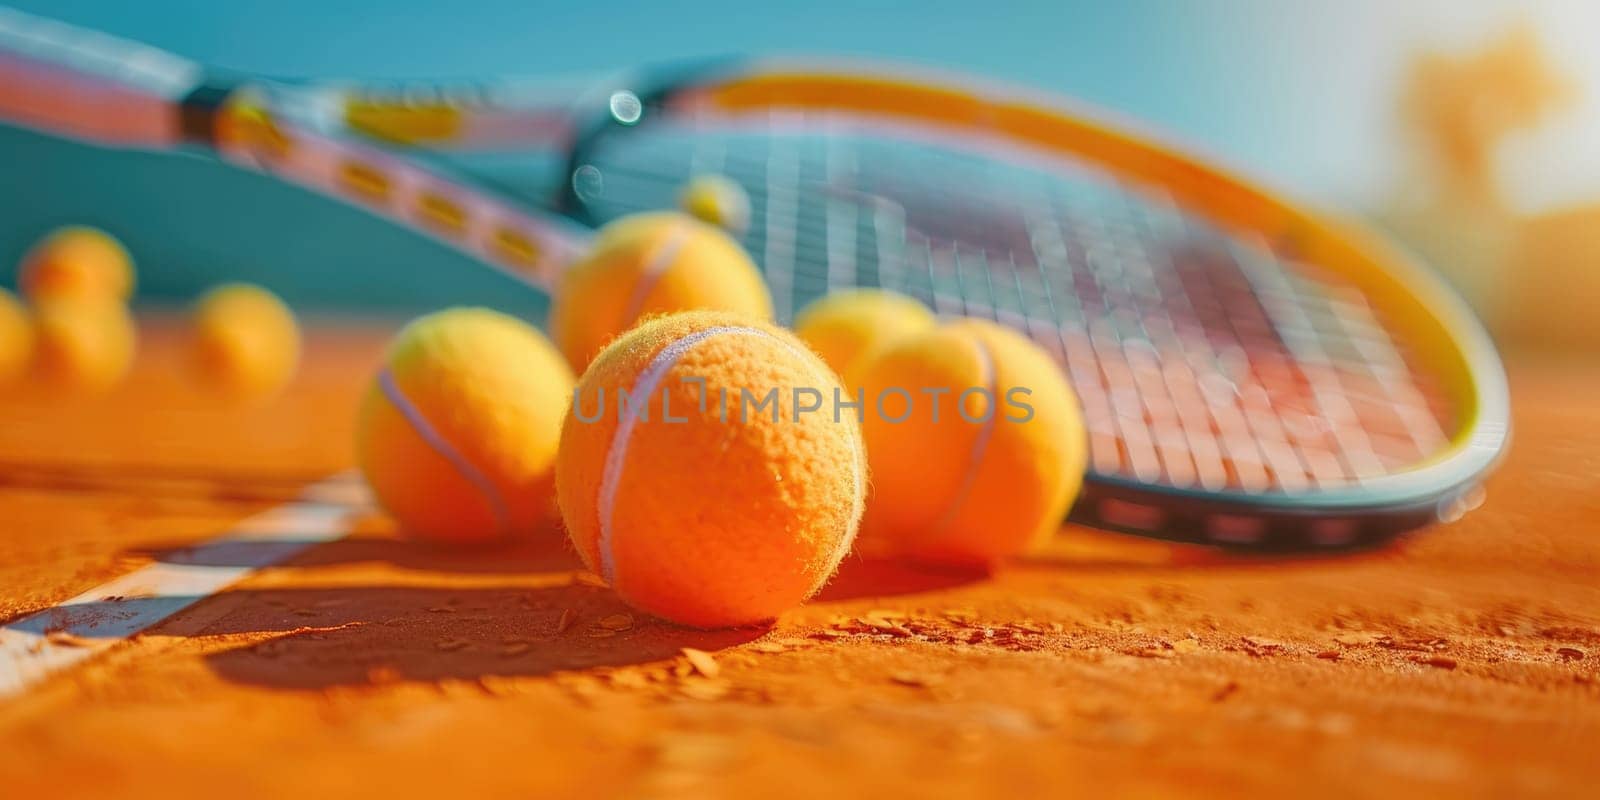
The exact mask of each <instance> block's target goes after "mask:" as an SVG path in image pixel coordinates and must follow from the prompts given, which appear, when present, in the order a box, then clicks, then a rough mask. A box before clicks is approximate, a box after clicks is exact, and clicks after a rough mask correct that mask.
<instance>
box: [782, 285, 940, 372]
mask: <svg viewBox="0 0 1600 800" xmlns="http://www.w3.org/2000/svg"><path fill="white" fill-rule="evenodd" d="M937 324H938V320H937V319H935V318H934V316H933V312H932V311H929V310H928V307H927V306H925V305H923V304H922V303H919V302H917V301H916V300H913V299H912V298H910V297H907V296H905V295H903V294H899V293H898V292H891V291H889V290H887V289H847V290H844V291H839V292H834V293H832V294H829V295H826V296H824V297H822V298H820V299H818V300H816V301H814V302H812V303H811V304H810V305H807V306H806V307H805V308H803V309H801V310H800V313H799V314H798V315H796V316H795V320H794V332H795V333H797V334H799V336H800V338H801V339H803V340H805V343H806V344H808V345H810V346H811V349H812V350H815V351H816V353H817V355H819V356H822V360H823V361H826V362H828V366H830V367H833V370H834V372H837V373H839V376H840V377H841V378H843V379H844V382H845V383H846V384H852V383H854V379H855V376H854V374H853V373H854V370H855V367H856V365H857V364H858V363H859V362H862V361H863V360H865V359H867V358H870V356H871V354H872V353H874V352H875V351H877V350H879V349H881V348H883V347H884V346H886V345H888V344H890V343H892V342H894V341H896V340H899V339H901V338H904V337H906V336H910V335H914V334H918V333H922V332H924V331H927V330H930V329H932V328H933V327H934V326H935V325H937Z"/></svg>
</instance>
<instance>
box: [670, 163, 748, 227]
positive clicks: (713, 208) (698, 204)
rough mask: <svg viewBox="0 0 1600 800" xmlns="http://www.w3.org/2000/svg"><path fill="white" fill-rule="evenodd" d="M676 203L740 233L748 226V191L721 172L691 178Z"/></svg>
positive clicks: (692, 212)
mask: <svg viewBox="0 0 1600 800" xmlns="http://www.w3.org/2000/svg"><path fill="white" fill-rule="evenodd" d="M678 206H679V207H680V208H682V209H683V210H684V211H687V212H688V213H689V214H691V215H693V216H694V217H695V218H697V219H700V220H702V221H704V222H709V223H711V224H712V225H715V226H717V227H719V228H721V229H723V230H725V231H731V232H733V233H742V232H743V231H744V229H745V228H747V227H749V226H750V195H748V194H746V193H745V190H744V187H743V186H740V185H739V184H737V183H734V182H733V181H732V180H730V179H728V178H725V177H723V176H721V175H697V176H695V177H693V178H690V179H689V182H688V183H686V184H684V187H683V192H682V194H679V195H678Z"/></svg>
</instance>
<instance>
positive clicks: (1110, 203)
mask: <svg viewBox="0 0 1600 800" xmlns="http://www.w3.org/2000/svg"><path fill="white" fill-rule="evenodd" d="M19 19H21V18H19V17H17V16H15V15H12V16H8V17H0V79H3V80H4V81H5V83H6V84H7V86H8V88H7V89H6V90H3V91H0V113H4V114H8V115H10V116H11V118H13V119H17V120H19V121H21V122H23V123H27V124H35V125H42V126H44V127H48V128H51V129H54V130H62V131H66V132H70V133H77V134H80V135H91V136H97V137H99V138H101V139H103V140H105V139H109V140H114V141H122V142H133V143H138V144H145V145H154V146H170V145H172V144H176V143H190V144H196V145H200V146H204V147H210V148H212V149H214V150H215V151H217V152H219V153H221V154H222V155H223V156H224V157H225V158H228V159H229V160H231V161H233V162H234V163H239V164H242V165H244V166H248V167H252V168H258V169H262V170H264V171H267V172H270V173H273V174H277V175H280V176H282V177H285V178H286V179H289V180H293V181H296V182H298V183H301V184H303V185H306V186H309V187H310V188H312V189H315V190H318V191H323V192H327V193H329V194H333V195H336V196H339V197H342V198H345V199H347V200H349V201H350V202H353V203H356V204H358V205H362V206H364V207H367V208H370V209H372V210H373V211H374V212H376V213H379V214H383V215H385V216H387V217H389V218H391V219H393V220H395V221H396V222H398V223H401V224H405V225H409V226H413V227H416V228H418V229H419V230H423V231H425V232H427V233H429V234H430V235H434V236H437V237H440V238H442V239H444V240H445V241H448V242H450V243H452V244H454V245H456V246H458V247H461V248H462V249H464V250H466V251H467V252H469V253H472V254H474V255H476V256H479V257H480V258H482V259H483V260H484V261H486V262H488V263H491V264H495V265H498V266H500V267H502V268H505V269H508V270H510V271H512V272H514V273H515V274H518V275H520V276H522V277H524V278H526V279H527V280H528V281H529V282H530V283H531V284H533V285H535V286H538V287H541V288H543V289H546V290H548V289H549V287H551V286H552V285H553V282H554V280H555V278H556V276H557V275H558V274H559V270H560V268H561V265H562V264H564V263H565V262H566V260H567V259H570V257H571V255H572V254H573V253H575V252H577V251H578V249H579V248H581V246H582V235H583V234H582V228H586V227H592V226H595V225H599V224H603V223H605V222H607V221H609V220H611V219H614V218H616V217H618V216H621V215H625V214H629V213H633V212H637V211H642V210H647V209H658V208H668V207H672V206H674V205H675V203H676V200H677V193H678V192H679V191H680V189H681V187H682V186H683V185H684V183H685V182H686V181H688V180H689V179H690V178H692V177H694V176H696V175H700V174H707V173H715V174H720V175H723V176H726V177H728V178H730V179H732V180H734V181H736V182H737V183H739V184H740V185H741V186H742V187H743V188H744V189H745V191H746V192H747V193H748V195H749V199H750V207H751V215H750V224H749V226H748V228H747V229H746V230H745V231H744V232H743V234H742V236H743V241H744V244H745V245H746V247H748V248H749V250H750V252H751V253H752V254H753V255H754V256H755V258H756V260H757V262H758V263H759V264H760V265H761V266H762V269H763V270H764V271H765V274H766V277H767V280H768V282H769V284H770V286H771V288H772V291H773V294H774V299H775V302H776V306H777V308H778V311H779V315H780V317H783V318H784V319H785V320H787V319H789V318H792V316H793V314H794V312H795V311H796V310H798V309H799V308H800V307H802V306H803V305H804V304H806V303H807V302H809V301H810V300H812V299H814V298H816V297H818V296H821V295H822V294H824V293H826V292H828V291H829V290H832V289H836V288H840V287H848V286H883V287H887V288H892V289H896V290H899V291H901V292H905V293H907V294H910V295H912V296H915V297H918V298H920V299H922V300H924V301H925V302H927V303H928V304H930V305H931V306H932V307H933V308H934V309H935V310H937V311H939V312H940V313H942V314H948V315H957V314H960V315H971V316H980V317H987V318H990V319H994V320H998V321H1000V322H1003V323H1006V324H1009V325H1011V326H1013V327H1015V328H1017V329H1019V330H1021V331H1023V332H1025V333H1027V334H1028V335H1030V336H1031V337H1032V338H1033V339H1034V340H1035V341H1037V342H1038V343H1039V344H1041V345H1042V346H1044V347H1045V348H1047V349H1048V350H1050V351H1051V352H1052V353H1053V354H1054V355H1055V356H1056V358H1057V359H1058V360H1059V361H1060V362H1061V364H1062V365H1063V366H1064V368H1065V369H1066V371H1067V373H1068V375H1069V376H1070V377H1071V379H1072V382H1073V384H1074V386H1075V388H1076V389H1077V391H1078V394H1079V397H1080V400H1081V402H1082V405H1083V410H1084V417H1085V421H1086V424H1087V428H1088V434H1087V435H1088V438H1089V449H1090V474H1089V475H1088V478H1087V480H1086V483H1085V488H1084V491H1083V494H1082V495H1081V497H1080V499H1079V500H1078V502H1077V503H1076V505H1075V507H1074V508H1073V510H1072V513H1071V518H1072V520H1074V521H1076V522H1079V523H1082V524H1087V525H1091V526H1096V527H1102V528H1109V529H1114V530H1119V531H1125V532H1130V533H1135V534H1140V535H1145V536H1152V537H1159V538H1165V539H1172V540H1179V541H1188V542H1197V543H1206V544H1215V545H1223V546H1230V547H1236V548H1243V549H1252V550H1276V551H1299V550H1332V549H1344V548H1353V547H1362V546H1368V545H1372V544H1375V543H1377V542H1381V541H1384V540H1387V539H1389V538H1391V537H1393V536H1395V535H1397V534H1399V533H1402V532H1405V531H1410V530H1413V529H1416V528H1419V527H1421V526H1424V525H1427V524H1429V523H1432V522H1435V521H1439V520H1452V519H1455V518H1457V517H1459V516H1460V515H1461V514H1463V513H1465V512H1466V511H1468V510H1470V509H1471V508H1472V507H1473V506H1475V505H1476V504H1477V503H1479V502H1481V499H1482V491H1481V489H1480V484H1481V481H1482V480H1483V478H1484V477H1485V475H1486V474H1487V472H1488V471H1489V470H1490V469H1491V468H1492V467H1493V465H1494V464H1495V462H1496V461H1497V459H1498V458H1499V457H1500V456H1501V454H1502V453H1503V451H1504V449H1505V447H1506V445H1507V442H1508V436H1509V427H1508V416H1509V400H1508V396H1507V390H1506V385H1505V377H1504V372H1503V369H1502V367H1501V365H1500V362H1499V359H1498V356H1497V355H1496V353H1495V351H1494V349H1493V346H1492V344H1491V342H1490V340H1489V338H1488V336H1487V335H1486V334H1485V332H1484V330H1483V329H1482V327H1481V325H1480V324H1479V323H1478V321H1477V320H1476V319H1475V318H1474V317H1473V316H1472V314H1471V312H1470V311H1469V310H1468V309H1467V308H1466V307H1465V305H1464V304H1463V303H1462V302H1461V301H1460V300H1459V299H1458V298H1457V297H1456V296H1455V295H1454V294H1452V293H1451V292H1450V291H1449V290H1448V289H1447V288H1446V287H1445V286H1444V284H1443V283H1442V282H1441V281H1440V280H1439V279H1438V278H1436V277H1435V276H1434V275H1432V274H1431V273H1429V272H1427V271H1426V270H1424V269H1422V268H1419V267H1418V266H1416V265H1415V264H1414V263H1413V262H1411V261H1409V260H1408V259H1407V258H1405V257H1404V256H1403V255H1401V254H1400V253H1398V252H1396V251H1395V250H1394V249H1392V248H1391V247H1390V246H1388V245H1386V244H1385V243H1383V242H1381V241H1378V240H1376V239H1373V238H1371V237H1369V236H1367V235H1365V234H1364V233H1362V232H1360V231H1358V230H1356V229H1354V228H1352V227H1349V226H1346V225H1344V224H1341V223H1340V222H1338V221H1336V220H1333V219H1329V218H1325V217H1322V216H1319V215H1317V214H1314V213H1312V212H1310V211H1307V210H1305V209H1303V208H1301V207H1297V206H1295V205H1291V204H1290V203H1288V202H1285V201H1283V200H1281V199H1279V198H1277V197H1276V196H1274V195H1272V194H1269V193H1268V192H1266V191H1264V190H1262V189H1259V188H1256V187H1254V186H1252V185H1250V184H1248V183H1246V182H1244V181H1242V180H1239V179H1238V178H1235V177H1233V176H1231V175H1230V174H1228V173H1226V172H1224V171H1222V170H1220V169H1217V168H1215V167H1212V166H1210V165H1209V164H1207V163H1205V162H1203V161H1201V160H1199V159H1197V158H1194V157H1192V156H1188V155H1185V154H1183V153H1181V152H1180V151H1178V150H1177V149H1175V148H1173V147H1171V146H1169V145H1166V144H1163V143H1160V142H1159V141H1157V140H1156V139H1155V138H1153V137H1148V136H1144V135H1137V134H1133V133H1129V132H1127V130H1126V128H1120V127H1112V126H1110V125H1108V124H1105V123H1103V122H1101V121H1098V120H1097V119H1096V118H1095V117H1093V116H1091V115H1089V114H1087V113H1085V112H1084V111H1082V110H1079V109H1075V108H1073V107H1071V106H1070V105H1069V104H1066V103H1063V102H1061V101H1060V100H1057V99H1054V98H1050V97H1046V96H1041V95H1037V94H1033V93H1029V92H1022V91H1018V90H1015V89H1010V88H1005V87H997V86H986V85H981V84H976V83H974V82H971V81H969V80H965V79H960V78H955V77H951V76H943V75H932V74H926V73H908V72H904V71H898V70H892V69H884V68H883V67H881V66H877V65H864V64H858V63H849V62H839V61H829V62H820V63H807V62H797V61H760V60H756V61H750V60H735V61H727V62H721V63H715V64H701V65H693V66H689V67H682V68H674V69H670V70H646V71H641V72H637V73H622V74H618V75H613V76H609V77H606V78H603V79H597V80H596V81H595V82H594V83H593V84H591V85H590V86H589V88H588V89H586V90H583V91H569V92H568V93H567V94H566V95H565V96H562V97H559V98H557V97H555V96H553V95H551V94H549V93H541V92H540V91H539V90H537V89H536V88H534V86H535V84H523V83H519V82H516V81H501V82H489V83H484V84H481V85H476V86H473V87H461V86H454V87H452V86H444V87H438V86H429V85H426V84H415V85H410V84H388V85H383V86H376V87H374V86H366V87H362V86H348V85H337V84H316V83H301V84H281V83H272V82H266V81H261V80H255V79H242V78H237V77H231V78H230V77H226V76H208V75H207V74H206V73H205V72H204V71H202V70H200V69H198V68H196V67H193V66H192V65H189V64H187V63H186V62H177V61H175V60H172V61H171V63H169V60H171V57H170V56H167V55H165V54H159V53H153V52H151V51H149V50H148V49H147V48H139V47H138V46H136V45H129V44H126V43H121V42H115V41H114V40H105V38H104V37H94V36H93V35H90V34H82V33H81V32H76V33H75V34H74V35H77V36H79V37H88V38H92V39H94V40H95V41H94V43H93V44H94V45H95V46H94V47H90V46H89V44H90V43H89V42H83V41H80V42H76V43H74V44H73V46H71V47H69V48H63V46H62V45H61V43H60V40H61V38H62V34H61V33H60V31H59V30H58V29H56V28H50V30H47V31H46V32H45V33H46V34H49V35H42V34H41V33H40V32H39V30H38V29H37V28H38V26H39V24H40V23H38V22H37V21H34V20H31V19H23V20H21V21H20V22H19ZM29 24H32V25H33V26H34V28H32V29H25V28H26V26H27V25H29ZM46 27H50V26H46ZM19 29H25V30H23V33H21V34H19V33H18V30H19ZM18 40H24V46H21V47H19V46H18V45H17V44H16V42H17V41H18ZM41 40H51V41H53V42H54V43H53V44H41ZM7 42H9V43H10V44H7ZM30 48H31V49H30ZM118 48H122V49H124V52H121V53H117V52H116V51H117V49H118ZM63 49H65V50H66V53H65V54H64V53H63V52H62V51H63ZM130 49H131V51H132V53H131V54H130V53H129V52H127V50H130ZM89 51H93V52H95V53H96V54H97V55H96V56H94V58H93V59H91V60H92V61H93V63H92V64H85V63H79V62H83V61H85V59H88V58H89V57H88V56H85V55H84V53H86V52H89ZM130 55H131V57H130ZM74 59H76V61H75V60H74ZM16 64H22V65H23V66H22V67H21V68H20V71H19V67H17V66H15V65H16ZM40 64H46V65H48V66H47V67H41V66H39V65H40ZM173 64H176V66H174V65H173ZM151 65H158V67H159V68H153V67H152V66H151ZM41 76H43V78H42V77H41ZM62 76H65V77H62ZM44 78H48V80H50V81H55V83H38V82H39V81H41V80H43V79H44ZM108 78H109V79H110V83H111V84H112V85H113V86H115V87H117V88H115V89H111V88H106V85H105V84H106V82H107V79H108ZM134 78H137V79H136V80H135V79H134ZM158 78H159V79H158ZM24 81H34V82H36V83H35V84H34V85H36V86H46V87H52V91H51V96H50V98H49V100H50V102H49V103H48V104H42V105H45V106H47V107H45V108H43V110H41V108H40V106H41V103H40V101H39V100H38V99H37V98H34V99H33V100H32V101H31V102H32V103H33V105H29V102H30V101H29V97H28V95H29V91H30V90H29V89H27V88H22V89H20V90H19V89H18V85H19V84H20V83H22V82H24ZM86 86H87V88H85V87H86ZM56 87H59V89H58V88H56ZM60 89H71V90H72V91H73V92H77V93H78V94H79V99H94V100H95V101H96V102H97V103H98V105H99V106H100V108H102V109H117V110H118V111H117V114H111V113H107V112H104V111H96V112H94V113H90V114H87V115H85V114H83V112H82V111H81V110H80V111H77V112H69V111H68V110H67V109H68V107H69V106H70V107H73V108H79V109H81V108H83V107H85V104H84V103H79V102H77V100H76V99H75V100H72V101H70V102H69V101H68V100H67V99H66V95H65V94H64V93H63V92H62V91H61V90H60ZM134 90H139V92H142V94H139V97H138V99H129V94H133V93H137V92H135V91H134ZM40 91H43V90H40ZM97 93H98V94H97ZM34 94H38V92H34ZM557 94H559V93H557ZM19 96H21V97H22V99H23V102H20V103H19V102H18V99H17V98H18V97H19ZM122 109H126V111H123V110H122ZM114 117H115V118H116V119H114ZM117 119H120V120H122V121H120V122H118V121H117ZM108 127H110V128H114V129H115V130H112V131H109V132H108V131H107V130H106V129H107V128H108ZM130 132H131V133H136V134H138V135H137V136H130V135H128V134H129V133H130ZM523 151H544V152H548V153H553V154H556V157H557V159H558V160H559V161H560V162H561V163H563V164H564V167H563V168H561V169H558V170H555V171H554V175H555V178H554V179H553V180H533V179H529V178H527V176H525V175H519V174H516V173H509V172H508V171H506V170H505V169H503V168H502V167H501V166H500V163H501V162H500V160H499V159H497V158H496V156H497V155H500V154H505V153H510V152H523ZM573 223H580V225H574V224H573Z"/></svg>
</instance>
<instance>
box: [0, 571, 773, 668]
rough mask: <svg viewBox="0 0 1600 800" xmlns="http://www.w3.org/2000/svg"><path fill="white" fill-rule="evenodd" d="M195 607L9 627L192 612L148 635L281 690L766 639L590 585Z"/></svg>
mask: <svg viewBox="0 0 1600 800" xmlns="http://www.w3.org/2000/svg"><path fill="white" fill-rule="evenodd" d="M194 600H195V598H174V597H157V598H127V599H107V600H104V601H98V602H92V603H83V604H76V605H71V606H61V607H57V608H54V609H50V610H49V611H47V612H45V613H42V614H34V615H31V616H27V617H24V618H22V619H19V620H16V621H14V622H12V623H10V624H8V625H6V626H5V627H7V628H11V629H15V630H21V631H27V632H30V633H34V634H41V635H48V634H51V633H55V632H62V633H67V634H72V635H74V636H78V637H85V638H112V637H120V636H128V635H131V634H133V633H135V632H137V630H136V628H135V627H134V625H135V624H136V623H135V622H133V621H135V620H138V619H139V618H140V617H144V618H145V619H146V620H148V619H150V618H153V617H155V616H160V615H163V614H167V613H172V612H173V611H175V610H177V608H181V607H182V606H183V605H185V604H187V603H190V602H193V603H194V604H193V605H192V606H189V607H188V608H184V609H183V610H181V611H177V613H176V614H173V616H171V617H169V618H167V619H166V620H165V621H163V622H161V623H158V624H156V625H154V626H153V627H151V628H149V629H148V630H145V631H144V633H145V634H146V635H150V636H174V637H185V638H192V639H213V638H219V637H220V638H223V639H225V638H226V637H237V636H240V635H249V639H250V642H249V643H248V644H244V645H242V646H236V647H228V648H227V649H221V650H216V651H213V652H208V653H206V654H205V655H204V656H203V658H204V661H205V663H206V665H207V666H208V667H209V668H210V669H211V670H212V671H214V672H215V673H216V674H217V675H219V676H220V677H222V678H224V679H226V680H228V681H232V682H235V683H240V684H247V685H252V686H261V687H270V688H284V689H317V688H327V687H333V686H358V685H365V684H373V683H388V682H394V681H400V680H411V681H439V680H446V679H467V680H471V679H477V678H483V677H487V676H505V677H514V676H537V675H547V674H550V673H553V672H559V671H565V670H584V669H590V668H595V667H610V666H624V665H629V664H639V663H646V662H651V661H660V660H663V659H668V658H672V657H674V656H676V655H677V654H678V653H679V651H680V650H681V649H682V648H685V647H694V648H697V649H701V650H718V649H722V648H726V647H730V646H732V645H736V644H740V643H743V642H747V641H751V640H753V639H756V638H758V637H760V636H762V635H763V634H765V633H766V629H765V628H759V627H748V628H734V629H726V630H709V631H707V630H695V629H691V628H683V627H679V626H676V625H672V624H670V623H667V622H663V621H660V620H656V619H652V618H650V617H647V616H645V615H643V614H640V613H639V612H636V611H633V610H632V609H630V608H628V607H627V606H625V605H624V604H623V603H622V601H621V600H620V599H618V598H617V596H616V595H615V594H614V593H612V592H611V591H610V590H608V589H604V588H600V587H595V586H590V585H587V584H583V583H572V584H568V585H562V586H554V587H544V588H536V589H529V588H526V587H502V588H481V587H474V588H438V587H426V588H424V587H409V586H372V587H334V588H294V589H240V590H234V591H227V592H222V593H220V594H216V595H212V596H210V597H206V598H204V599H201V600H199V601H198V602H194ZM623 615H626V618H624V617H623ZM602 620H604V621H605V623H606V624H605V625H602V624H601V621H602ZM616 628H621V630H616Z"/></svg>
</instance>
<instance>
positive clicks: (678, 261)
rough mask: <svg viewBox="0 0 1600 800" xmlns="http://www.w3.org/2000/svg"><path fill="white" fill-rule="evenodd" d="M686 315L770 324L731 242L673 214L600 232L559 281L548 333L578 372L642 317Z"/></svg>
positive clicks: (761, 290) (767, 301)
mask: <svg viewBox="0 0 1600 800" xmlns="http://www.w3.org/2000/svg"><path fill="white" fill-rule="evenodd" d="M691 309H711V310H718V311H735V312H739V313H743V314H748V315H750V316H753V317H756V318H758V319H761V320H770V319H772V297H771V295H769V294H768V293H767V287H766V284H765V283H763V282H762V280H761V273H760V272H759V271H757V269H756V266H755V264H753V263H751V261H750V257H749V256H748V255H746V254H745V252H744V249H743V248H741V247H740V246H739V243H738V242H735V241H734V240H733V239H732V238H731V237H729V236H728V234H726V233H724V232H723V231H721V230H718V229H717V228H715V227H712V226H710V225H707V224H706V223H704V222H701V221H699V220H697V219H694V218H692V217H689V216H687V215H684V214H680V213H676V212H655V213H647V214H635V215H633V216H629V217H624V218H622V219H619V220H617V221H615V222H612V223H611V224H609V225H607V226H605V227H604V228H602V229H601V230H600V233H599V235H598V236H597V237H596V239H595V243H594V248H593V249H592V250H591V251H590V252H589V255H588V256H586V257H585V258H584V259H582V260H581V261H579V262H578V263H577V264H574V265H573V266H572V267H571V268H570V269H568V270H567V271H566V273H564V274H563V275H562V278H561V286H560V288H559V289H558V290H557V291H556V294H555V298H554V300H553V301H552V305H551V309H550V332H551V335H552V336H553V337H554V338H555V340H556V343H557V344H558V345H559V346H560V347H561V352H562V354H563V355H565V356H566V358H567V363H569V364H571V365H572V369H573V371H575V372H582V371H583V369H584V368H585V367H587V366H588V365H589V361H590V359H592V358H594V356H595V354H596V353H599V352H600V349H601V348H602V347H604V346H605V345H606V343H608V342H610V341H611V340H612V339H613V338H615V337H616V336H617V335H618V334H621V333H623V332H624V331H627V330H628V329H629V328H632V327H633V326H634V325H635V324H636V323H637V322H638V321H639V320H641V319H643V318H644V317H647V316H651V315H655V314H662V313H668V312H674V311H688V310H691Z"/></svg>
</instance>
